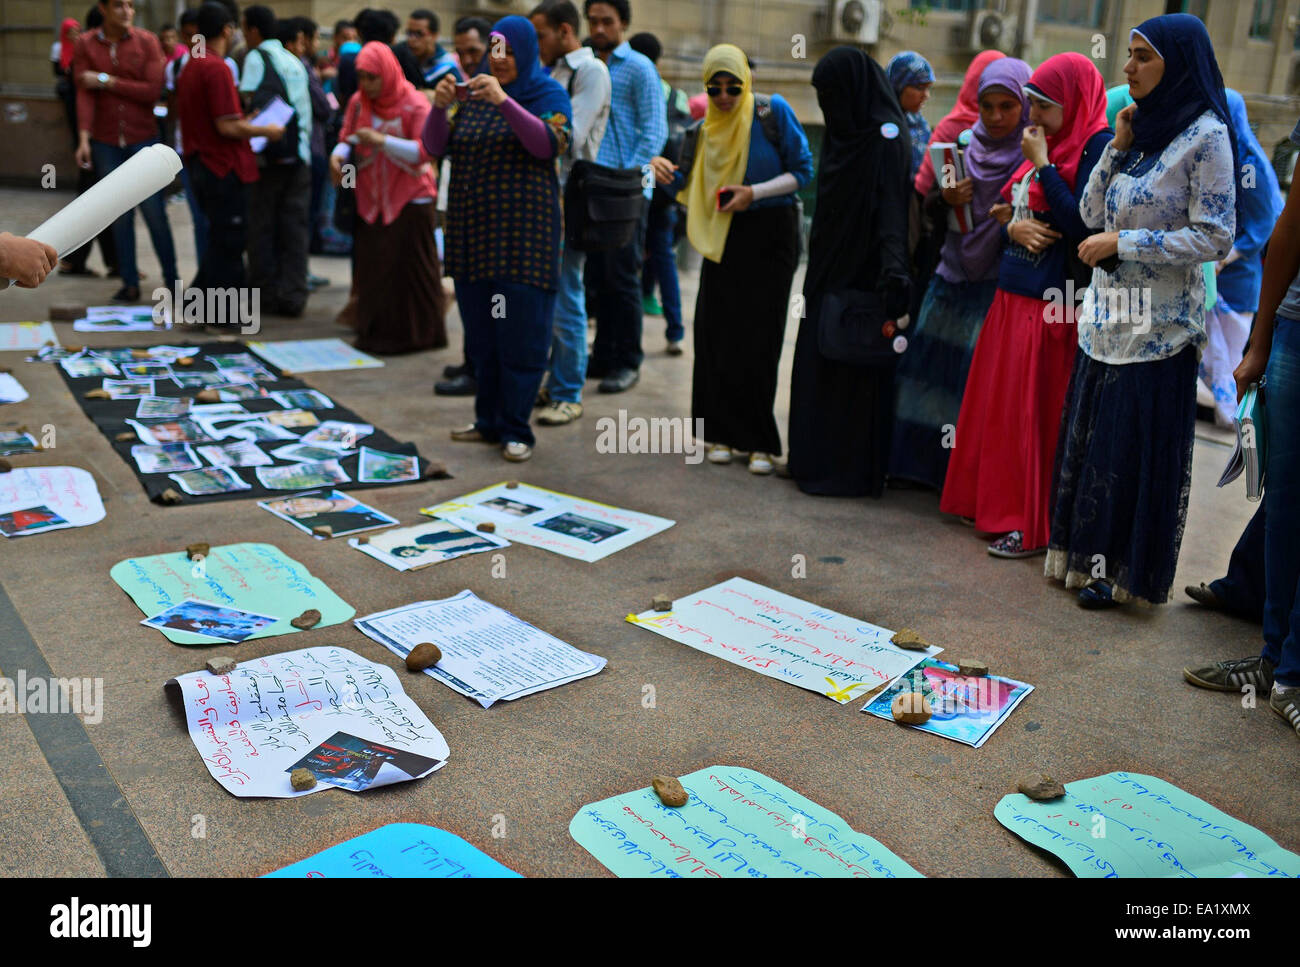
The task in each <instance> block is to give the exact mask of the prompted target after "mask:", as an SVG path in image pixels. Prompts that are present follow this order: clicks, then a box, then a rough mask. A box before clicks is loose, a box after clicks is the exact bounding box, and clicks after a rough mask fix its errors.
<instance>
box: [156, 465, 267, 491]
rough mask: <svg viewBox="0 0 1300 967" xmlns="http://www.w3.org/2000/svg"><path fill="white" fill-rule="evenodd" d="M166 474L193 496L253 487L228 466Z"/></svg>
mask: <svg viewBox="0 0 1300 967" xmlns="http://www.w3.org/2000/svg"><path fill="white" fill-rule="evenodd" d="M167 476H168V477H169V478H171V479H172V480H174V481H176V483H177V485H178V486H179V487H180V488H181V490H183V491H185V492H186V493H187V494H192V495H193V496H195V497H205V496H208V495H209V494H229V493H233V492H235V491H236V490H252V489H253V486H252V484H249V483H246V482H245V481H244V478H243V477H241V476H240V475H239V474H237V473H235V471H233V470H231V469H230V468H229V467H204V468H203V469H202V470H187V471H185V472H184V473H172V474H168V475H167Z"/></svg>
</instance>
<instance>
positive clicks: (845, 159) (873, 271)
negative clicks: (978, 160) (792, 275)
mask: <svg viewBox="0 0 1300 967" xmlns="http://www.w3.org/2000/svg"><path fill="white" fill-rule="evenodd" d="M812 83H813V87H815V88H816V89H817V103H818V104H819V105H820V106H821V109H822V115H823V116H824V117H825V119H826V134H825V136H824V138H823V141H822V154H821V164H820V166H819V167H818V169H817V209H816V211H815V212H814V214H813V223H812V233H811V236H810V238H809V242H808V271H807V274H806V275H805V276H804V305H805V314H804V318H803V319H802V320H801V321H800V323H799V336H798V339H797V340H796V342H795V349H794V374H793V377H792V379H791V383H790V476H791V477H793V478H794V480H795V483H797V484H798V485H799V489H800V490H802V491H803V492H804V493H808V494H822V495H826V496H835V497H864V496H871V497H879V496H880V495H881V493H882V492H883V491H884V487H885V463H886V461H887V460H888V458H889V435H890V431H891V428H892V424H893V419H894V363H893V361H892V360H891V361H889V362H887V363H886V364H884V365H879V366H860V365H856V364H854V363H851V362H844V361H841V360H838V359H831V358H830V357H828V356H825V355H823V353H822V351H821V346H820V339H819V331H820V328H821V325H822V313H823V311H825V310H826V309H827V307H826V303H827V301H831V302H832V304H834V302H835V301H836V299H838V298H847V297H849V295H848V294H849V293H856V292H866V293H871V294H874V295H876V296H877V297H878V298H879V301H880V305H881V309H882V311H883V312H884V314H885V318H886V319H888V320H895V319H898V318H899V317H900V316H903V315H905V314H906V313H907V304H908V298H909V296H910V294H911V280H910V277H909V276H908V271H907V215H908V206H909V204H910V200H909V185H910V182H911V178H912V176H911V170H912V169H911V159H912V151H911V147H910V145H909V143H908V135H907V127H906V124H907V122H906V120H905V119H904V117H903V111H902V109H901V108H900V107H899V106H898V99H897V98H896V97H895V96H894V91H893V88H892V87H890V84H889V79H888V78H887V77H885V72H884V71H883V70H882V69H881V67H880V65H879V64H877V63H876V62H875V61H874V60H872V59H871V58H870V57H868V56H867V55H866V53H865V52H864V51H862V50H860V49H859V48H857V47H836V48H834V49H833V50H831V51H830V52H829V53H828V54H826V56H825V57H823V58H822V59H821V60H820V61H818V62H817V66H816V67H815V68H814V69H813V74H812ZM828 297H829V298H828ZM828 318H829V317H828Z"/></svg>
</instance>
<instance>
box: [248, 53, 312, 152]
mask: <svg viewBox="0 0 1300 967" xmlns="http://www.w3.org/2000/svg"><path fill="white" fill-rule="evenodd" d="M248 54H249V56H250V57H251V56H252V55H253V54H257V55H258V56H259V57H261V58H262V66H263V67H264V68H265V69H264V70H263V71H262V83H260V84H258V85H257V88H256V90H254V91H253V93H252V95H251V96H250V97H249V99H248V103H249V107H251V108H252V112H253V113H254V114H257V113H258V112H259V111H261V110H262V108H264V107H266V106H267V105H268V104H270V103H271V102H272V101H273V100H275V98H277V97H279V98H280V99H281V100H282V101H284V103H286V104H288V105H289V106H290V107H292V106H293V102H292V101H290V100H289V89H288V88H287V87H285V86H284V80H283V78H281V77H280V74H279V73H278V72H277V71H276V69H275V66H274V65H273V64H272V63H271V58H269V57H267V56H266V52H265V51H262V50H258V49H257V48H256V47H255V48H253V49H252V50H250V51H249V52H248ZM245 60H247V58H245ZM299 121H300V118H299V117H298V112H297V111H296V110H295V111H294V112H293V117H291V118H290V119H289V123H288V124H287V125H286V126H285V129H284V135H283V136H282V137H281V138H280V140H279V141H267V142H266V147H264V148H263V149H262V153H261V154H260V155H259V156H258V159H259V163H260V164H261V163H264V164H279V163H281V162H285V161H297V162H299V163H301V161H302V159H301V158H300V157H299V155H298V124H299Z"/></svg>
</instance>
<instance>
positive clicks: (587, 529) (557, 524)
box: [533, 514, 627, 544]
mask: <svg viewBox="0 0 1300 967" xmlns="http://www.w3.org/2000/svg"><path fill="white" fill-rule="evenodd" d="M533 526H534V527H542V528H545V529H546V530H548V531H555V533H557V534H564V535H565V536H566V537H572V538H574V539H575V540H579V541H586V542H587V543H588V544H599V543H600V542H601V541H607V540H609V539H610V538H611V537H617V536H618V535H619V534H625V533H627V528H626V527H619V526H618V525H617V524H607V523H605V522H604V521H600V520H592V519H591V518H590V517H579V516H578V515H577V514H560V515H559V516H557V517H552V518H550V519H549V520H540V521H538V522H537V523H536V524H534V525H533Z"/></svg>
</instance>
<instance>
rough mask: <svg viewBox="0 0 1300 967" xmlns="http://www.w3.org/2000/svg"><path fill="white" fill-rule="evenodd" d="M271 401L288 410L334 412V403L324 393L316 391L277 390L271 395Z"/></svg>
mask: <svg viewBox="0 0 1300 967" xmlns="http://www.w3.org/2000/svg"><path fill="white" fill-rule="evenodd" d="M271 399H273V400H275V401H276V402H277V403H279V404H280V405H281V406H283V407H285V408H286V409H299V410H332V409H334V401H333V400H331V399H330V398H329V397H328V396H326V395H325V394H324V393H321V392H318V391H317V390H314V389H286V390H277V391H275V392H272V393H271Z"/></svg>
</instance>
